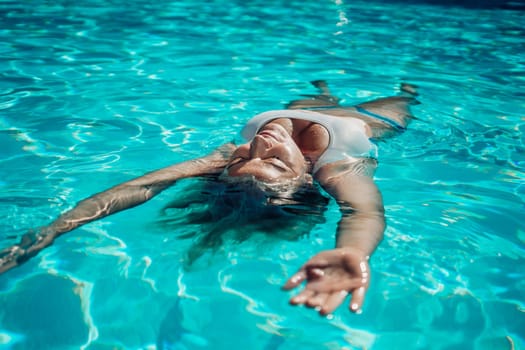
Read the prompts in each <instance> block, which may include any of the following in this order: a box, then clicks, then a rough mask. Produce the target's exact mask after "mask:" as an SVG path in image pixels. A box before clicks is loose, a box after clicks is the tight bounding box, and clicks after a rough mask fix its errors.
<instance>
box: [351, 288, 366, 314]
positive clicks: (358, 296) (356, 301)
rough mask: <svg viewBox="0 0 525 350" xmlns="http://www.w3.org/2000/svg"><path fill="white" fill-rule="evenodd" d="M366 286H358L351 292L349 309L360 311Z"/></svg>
mask: <svg viewBox="0 0 525 350" xmlns="http://www.w3.org/2000/svg"><path fill="white" fill-rule="evenodd" d="M365 293H366V287H359V288H357V289H355V290H354V291H353V292H352V299H351V300H350V311H352V312H356V313H358V312H361V308H362V307H363V302H364V300H365Z"/></svg>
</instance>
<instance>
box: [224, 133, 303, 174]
mask: <svg viewBox="0 0 525 350" xmlns="http://www.w3.org/2000/svg"><path fill="white" fill-rule="evenodd" d="M226 171H227V173H228V175H229V176H254V177H255V178H256V179H258V180H261V181H267V182H277V181H279V180H284V179H294V178H297V177H299V176H302V175H304V173H305V171H306V163H305V160H304V157H303V154H302V153H301V150H300V149H299V147H297V144H296V143H295V141H294V140H293V139H292V137H291V136H290V135H289V134H288V132H287V131H286V130H285V128H284V127H282V126H281V125H279V124H277V123H269V124H267V125H265V126H264V127H262V128H261V129H260V130H259V132H258V133H257V135H255V137H254V138H253V139H252V141H251V142H249V143H246V144H244V145H241V146H239V147H238V148H237V149H236V150H235V151H234V152H233V154H232V157H231V159H230V162H229V164H228V165H227V166H226Z"/></svg>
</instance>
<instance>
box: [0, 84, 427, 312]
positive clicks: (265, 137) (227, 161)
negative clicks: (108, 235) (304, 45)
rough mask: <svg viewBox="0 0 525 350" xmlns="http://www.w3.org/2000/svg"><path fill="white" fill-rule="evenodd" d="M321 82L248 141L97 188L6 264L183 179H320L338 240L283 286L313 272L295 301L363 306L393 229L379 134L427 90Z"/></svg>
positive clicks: (12, 251) (2, 257) (399, 122)
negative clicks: (336, 216) (378, 252)
mask: <svg viewBox="0 0 525 350" xmlns="http://www.w3.org/2000/svg"><path fill="white" fill-rule="evenodd" d="M313 85H314V86H315V87H317V88H318V89H319V90H320V94H318V95H308V96H306V97H307V98H306V99H302V100H297V101H293V102H291V103H289V104H288V106H287V109H286V110H275V111H269V112H265V113H262V114H259V115H257V116H255V117H253V118H252V119H251V120H249V121H248V123H247V124H246V126H245V127H244V129H243V130H242V136H243V137H244V138H245V139H246V141H247V143H245V144H243V145H240V146H236V145H234V144H232V143H230V144H226V145H223V146H222V147H220V148H218V149H217V150H215V151H214V152H212V153H211V154H209V155H207V156H204V157H202V158H197V159H192V160H188V161H185V162H182V163H179V164H175V165H172V166H169V167H167V168H163V169H160V170H157V171H154V172H151V173H148V174H146V175H144V176H141V177H139V178H136V179H133V180H130V181H128V182H125V183H122V184H120V185H117V186H115V187H113V188H111V189H109V190H107V191H104V192H101V193H98V194H95V195H94V196H92V197H89V198H87V199H85V200H83V201H81V202H79V203H78V204H77V206H76V207H74V208H73V209H71V210H70V211H67V212H66V213H64V214H62V215H61V216H60V217H59V218H58V219H56V220H55V221H54V222H52V223H51V224H50V225H49V226H46V227H43V228H41V229H40V230H39V231H38V232H36V233H32V234H31V233H29V234H26V235H24V236H23V238H22V239H21V241H20V243H18V244H16V245H14V246H12V247H10V248H7V249H5V250H3V251H2V252H0V273H2V272H4V271H6V270H9V269H11V268H13V267H15V266H18V265H20V264H21V263H23V262H24V261H26V260H28V259H29V258H31V257H33V256H35V255H36V254H38V252H40V251H41V250H42V249H44V248H45V247H47V246H49V245H51V244H52V243H53V241H54V240H55V239H56V238H57V237H59V236H61V235H62V234H64V233H66V232H69V231H71V230H73V229H75V228H77V227H79V226H81V225H84V224H86V223H88V222H91V221H93V220H97V219H100V218H103V217H105V216H108V215H111V214H113V213H116V212H119V211H121V210H124V209H128V208H132V207H134V206H137V205H139V204H142V203H144V202H146V201H147V200H149V199H151V198H153V197H154V196H155V195H157V194H159V193H160V192H162V191H163V190H164V189H166V188H168V187H170V186H172V185H173V184H175V183H176V182H177V181H178V180H181V179H185V178H193V177H202V176H215V177H217V178H218V179H219V180H220V181H226V182H229V183H234V184H235V183H239V186H240V184H241V183H243V184H246V183H247V182H249V183H251V184H253V185H254V186H255V187H257V188H258V189H259V190H260V192H261V193H263V194H264V195H265V196H266V198H267V199H268V201H267V205H273V203H274V201H273V200H272V199H275V198H279V197H283V198H290V197H292V198H293V196H294V194H296V193H300V192H301V189H303V188H305V187H308V186H312V183H313V182H314V181H316V182H317V183H318V184H319V185H320V186H321V187H322V188H323V189H324V190H325V191H326V192H327V193H328V194H329V195H331V196H332V197H333V198H334V199H335V200H336V201H337V203H338V205H339V207H340V210H341V214H342V216H341V219H340V221H339V223H338V226H337V232H336V248H334V249H330V250H326V251H322V252H320V253H318V254H316V255H315V256H314V257H312V258H311V259H309V260H308V261H307V262H306V263H305V264H304V265H303V266H302V267H301V268H300V269H299V271H298V272H297V273H295V274H294V275H293V276H291V277H290V279H289V280H288V281H287V282H286V284H285V285H284V286H283V288H284V289H285V290H290V289H293V288H295V287H297V286H299V285H301V284H302V283H303V282H306V286H305V288H304V289H303V290H302V291H301V292H300V293H299V294H297V295H295V296H294V297H292V298H291V300H290V302H291V303H292V304H304V305H306V306H309V307H315V308H317V309H318V310H319V312H320V313H321V314H329V313H331V312H332V311H333V310H335V309H336V308H337V307H338V306H339V305H340V304H342V303H343V301H344V300H345V299H346V297H347V296H348V294H351V301H350V310H351V311H353V312H357V311H358V310H360V309H361V306H362V305H363V301H364V298H365V293H366V291H367V288H368V285H369V281H370V267H369V262H368V261H369V259H370V256H371V255H372V253H373V252H374V250H375V249H376V247H377V245H378V244H379V242H380V241H381V239H382V238H383V231H384V229H385V218H384V208H383V203H382V199H381V194H380V192H379V190H378V188H377V186H376V185H375V183H374V181H373V179H372V176H373V174H374V171H375V168H376V165H377V161H376V156H377V148H376V145H375V144H374V143H372V142H371V141H370V139H379V138H385V137H388V136H393V135H395V134H396V133H398V132H400V131H403V130H405V128H406V126H407V124H408V123H409V122H410V120H411V119H412V118H413V116H412V115H411V113H410V111H409V105H411V104H415V103H417V101H416V99H415V96H416V95H417V93H416V90H415V87H414V86H412V85H408V84H402V85H401V93H400V95H399V96H395V97H388V98H383V99H377V100H374V101H371V102H367V103H363V104H359V105H356V106H351V107H343V106H341V105H339V99H338V98H337V97H335V96H332V95H331V94H330V91H329V89H328V87H327V85H326V83H325V82H324V81H314V82H313Z"/></svg>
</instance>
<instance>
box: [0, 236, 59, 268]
mask: <svg viewBox="0 0 525 350" xmlns="http://www.w3.org/2000/svg"><path fill="white" fill-rule="evenodd" d="M53 239H54V237H53V235H51V234H49V232H47V231H46V230H41V231H40V232H39V233H38V234H36V233H34V232H28V233H26V234H25V235H23V236H22V239H21V241H20V243H18V244H15V245H13V246H11V247H9V248H5V249H3V250H2V251H0V274H1V273H3V272H5V271H7V270H10V269H12V268H13V267H15V266H18V265H21V264H22V263H24V262H25V261H27V260H28V259H29V258H31V257H33V256H35V255H37V254H38V252H40V251H41V250H42V249H44V248H45V247H47V246H49V245H51V244H52V243H53Z"/></svg>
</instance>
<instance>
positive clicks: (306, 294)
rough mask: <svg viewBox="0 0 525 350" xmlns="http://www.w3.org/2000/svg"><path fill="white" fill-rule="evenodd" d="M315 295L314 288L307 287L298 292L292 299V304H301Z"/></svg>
mask: <svg viewBox="0 0 525 350" xmlns="http://www.w3.org/2000/svg"><path fill="white" fill-rule="evenodd" d="M314 295H315V292H314V291H312V290H308V289H305V290H303V291H302V292H301V293H299V294H297V295H296V296H294V297H293V298H291V299H290V304H292V305H301V304H304V303H306V301H307V300H308V299H310V298H311V297H313V296H314Z"/></svg>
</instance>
